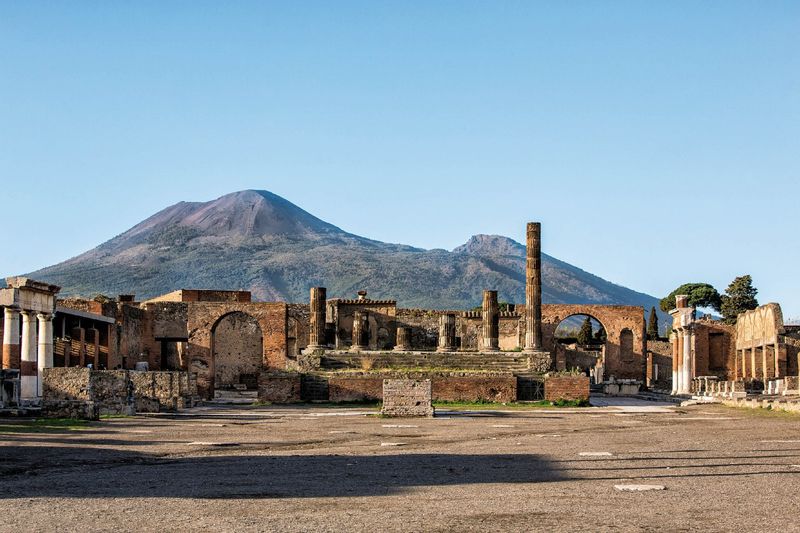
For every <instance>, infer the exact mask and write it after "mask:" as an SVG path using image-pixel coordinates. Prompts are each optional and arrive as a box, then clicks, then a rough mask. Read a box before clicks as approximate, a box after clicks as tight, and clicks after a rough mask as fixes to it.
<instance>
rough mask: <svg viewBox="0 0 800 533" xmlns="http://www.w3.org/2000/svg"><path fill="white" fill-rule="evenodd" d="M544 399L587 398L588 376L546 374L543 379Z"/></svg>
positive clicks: (552, 400)
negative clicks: (545, 377)
mask: <svg viewBox="0 0 800 533" xmlns="http://www.w3.org/2000/svg"><path fill="white" fill-rule="evenodd" d="M544 399H545V400H548V401H551V402H554V401H558V400H578V401H579V400H587V401H588V400H589V378H588V377H587V376H548V377H547V379H545V380H544Z"/></svg>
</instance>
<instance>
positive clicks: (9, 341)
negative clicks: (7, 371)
mask: <svg viewBox="0 0 800 533" xmlns="http://www.w3.org/2000/svg"><path fill="white" fill-rule="evenodd" d="M3 319H4V322H3V368H19V308H18V307H6V309H5V313H4V317H3Z"/></svg>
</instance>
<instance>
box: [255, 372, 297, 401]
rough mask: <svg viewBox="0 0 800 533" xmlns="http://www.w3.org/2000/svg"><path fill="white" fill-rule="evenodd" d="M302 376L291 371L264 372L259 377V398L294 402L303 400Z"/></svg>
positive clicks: (261, 399) (260, 399)
mask: <svg viewBox="0 0 800 533" xmlns="http://www.w3.org/2000/svg"><path fill="white" fill-rule="evenodd" d="M301 389H302V376H301V375H300V374H291V373H269V374H267V373H264V374H261V375H260V376H259V378H258V400H259V401H261V402H271V403H294V402H299V401H301V400H302V398H301Z"/></svg>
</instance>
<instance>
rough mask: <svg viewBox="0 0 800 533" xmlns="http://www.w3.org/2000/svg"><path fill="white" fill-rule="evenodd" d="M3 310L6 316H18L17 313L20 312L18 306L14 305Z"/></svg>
mask: <svg viewBox="0 0 800 533" xmlns="http://www.w3.org/2000/svg"><path fill="white" fill-rule="evenodd" d="M3 310H4V312H5V314H7V315H14V314H19V313H20V311H22V309H20V308H19V306H18V305H16V304H14V305H7V306H5V307H4V308H3Z"/></svg>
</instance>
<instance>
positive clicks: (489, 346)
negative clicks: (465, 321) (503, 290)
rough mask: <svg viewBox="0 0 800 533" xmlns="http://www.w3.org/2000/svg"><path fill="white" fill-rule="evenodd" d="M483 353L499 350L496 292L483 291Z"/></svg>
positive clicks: (498, 314) (498, 317)
mask: <svg viewBox="0 0 800 533" xmlns="http://www.w3.org/2000/svg"><path fill="white" fill-rule="evenodd" d="M482 309H483V313H482V318H483V351H485V352H496V351H498V350H500V339H499V337H500V312H499V310H498V306H497V291H483V307H482Z"/></svg>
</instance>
